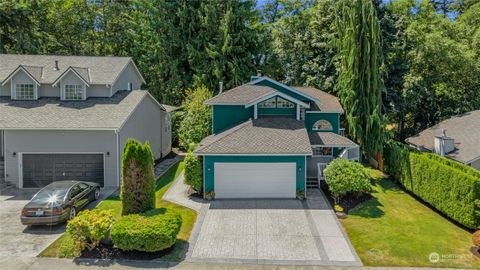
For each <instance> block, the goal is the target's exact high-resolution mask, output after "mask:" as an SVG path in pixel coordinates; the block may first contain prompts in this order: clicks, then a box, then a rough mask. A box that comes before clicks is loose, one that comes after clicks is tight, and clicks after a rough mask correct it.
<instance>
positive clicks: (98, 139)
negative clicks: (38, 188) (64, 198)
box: [5, 130, 118, 186]
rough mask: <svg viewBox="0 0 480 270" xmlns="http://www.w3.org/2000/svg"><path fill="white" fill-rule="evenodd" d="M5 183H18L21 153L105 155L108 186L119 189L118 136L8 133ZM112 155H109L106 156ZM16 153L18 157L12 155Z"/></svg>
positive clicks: (101, 133)
mask: <svg viewBox="0 0 480 270" xmlns="http://www.w3.org/2000/svg"><path fill="white" fill-rule="evenodd" d="M5 144H6V149H5V150H6V153H5V169H6V173H7V174H8V175H7V178H6V180H7V181H9V182H11V183H13V184H16V185H17V186H18V184H19V159H18V156H19V154H18V153H20V152H30V153H31V152H33V153H40V152H43V153H88V152H90V153H105V186H117V164H118V159H117V158H116V156H115V155H116V134H115V133H114V131H113V130H112V131H87V130H84V131H78V130H77V131H66V130H63V131H47V130H6V131H5ZM107 152H109V153H110V155H107V154H106V153H107ZM13 153H15V155H13Z"/></svg>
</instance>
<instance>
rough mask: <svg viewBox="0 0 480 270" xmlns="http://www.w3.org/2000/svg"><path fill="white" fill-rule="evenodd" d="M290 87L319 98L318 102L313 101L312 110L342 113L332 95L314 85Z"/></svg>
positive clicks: (340, 106) (335, 98)
mask: <svg viewBox="0 0 480 270" xmlns="http://www.w3.org/2000/svg"><path fill="white" fill-rule="evenodd" d="M292 88H294V89H295V90H297V91H300V92H302V93H304V94H306V95H309V96H312V97H314V98H316V99H318V100H320V102H318V103H315V105H316V106H312V109H313V110H315V109H317V110H320V111H325V112H340V113H343V108H342V105H341V104H340V101H339V100H338V98H337V97H336V96H334V95H330V94H329V93H327V92H324V91H322V90H320V89H317V88H314V87H303V86H294V87H292Z"/></svg>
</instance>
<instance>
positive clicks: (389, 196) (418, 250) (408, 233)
mask: <svg viewBox="0 0 480 270" xmlns="http://www.w3.org/2000/svg"><path fill="white" fill-rule="evenodd" d="M369 173H370V175H371V176H372V178H373V179H374V180H373V189H374V192H373V193H372V195H373V197H374V198H373V199H371V200H369V201H366V202H364V203H362V204H360V205H358V206H357V207H356V208H354V209H352V210H351V211H350V213H349V215H348V218H347V219H342V220H341V223H342V225H343V226H344V228H345V229H346V231H347V233H348V236H349V237H350V239H351V241H352V243H353V245H354V247H355V249H356V251H357V253H358V254H359V256H360V258H361V260H362V262H363V263H364V264H365V265H367V266H421V267H454V268H473V269H480V258H476V257H474V256H473V255H472V254H471V252H470V248H471V246H472V243H471V233H470V232H468V231H466V230H464V229H462V228H460V227H459V226H457V225H455V224H454V223H452V222H451V221H449V220H448V219H446V218H444V217H443V216H441V215H439V214H438V213H436V212H435V211H433V210H432V209H430V208H429V207H427V206H426V205H424V204H423V203H421V202H419V201H417V200H416V199H415V198H413V197H412V196H410V195H409V194H407V193H405V192H404V191H403V190H402V189H400V188H399V187H398V186H397V185H396V184H394V183H393V182H392V181H390V180H389V179H387V178H386V176H384V175H383V173H382V172H380V171H378V170H372V169H370V170H369ZM432 253H436V254H438V255H439V261H438V262H435V256H434V255H432V258H433V259H434V260H433V261H431V260H430V259H429V257H430V256H431V254H432Z"/></svg>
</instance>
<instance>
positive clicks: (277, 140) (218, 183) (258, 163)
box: [194, 77, 359, 198]
mask: <svg viewBox="0 0 480 270" xmlns="http://www.w3.org/2000/svg"><path fill="white" fill-rule="evenodd" d="M205 103H206V104H207V105H210V106H212V128H213V130H212V133H213V134H212V135H210V136H208V137H207V138H205V139H204V140H202V142H201V143H200V144H199V145H198V147H197V148H196V149H195V152H194V153H195V154H197V155H200V156H202V157H203V177H204V181H203V189H204V193H205V192H209V191H214V192H215V198H295V197H296V194H297V192H299V191H305V189H306V188H307V187H308V188H318V187H319V183H320V181H321V180H322V179H323V169H324V168H325V166H326V164H327V163H328V162H330V161H331V160H332V159H334V158H336V157H342V158H348V159H353V160H358V159H359V147H358V145H357V144H355V143H354V142H352V141H351V140H350V139H348V138H346V137H344V136H343V129H341V128H340V115H341V114H342V113H343V109H342V107H341V105H340V102H339V100H338V98H337V97H335V96H332V95H330V94H328V93H326V92H323V91H321V90H318V89H315V88H312V87H291V86H287V85H284V84H282V83H280V82H277V81H275V80H272V79H270V78H268V77H252V80H251V82H250V83H247V84H244V85H241V86H238V87H235V88H233V89H230V90H228V91H225V92H222V93H220V94H218V95H217V96H215V97H213V98H211V99H209V100H207V101H206V102H205Z"/></svg>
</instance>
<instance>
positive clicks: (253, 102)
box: [245, 91, 310, 109]
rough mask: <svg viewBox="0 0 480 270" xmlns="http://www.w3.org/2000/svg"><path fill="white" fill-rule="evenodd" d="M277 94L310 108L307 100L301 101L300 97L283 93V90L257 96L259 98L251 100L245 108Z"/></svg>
mask: <svg viewBox="0 0 480 270" xmlns="http://www.w3.org/2000/svg"><path fill="white" fill-rule="evenodd" d="M276 96H279V97H282V98H284V99H286V100H288V101H291V102H293V103H295V104H297V105H301V106H303V107H305V108H310V105H309V104H307V103H305V102H303V101H300V100H298V99H296V98H294V97H291V96H289V95H287V94H284V93H282V92H279V91H277V92H274V93H270V94H268V95H264V96H262V97H260V98H257V99H256V100H254V101H250V102H249V103H247V104H245V108H248V107H251V106H253V105H255V104H258V103H260V102H262V101H265V100H267V99H270V98H272V97H276ZM283 109H285V108H283ZM286 109H288V108H286ZM290 109H291V108H290Z"/></svg>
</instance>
